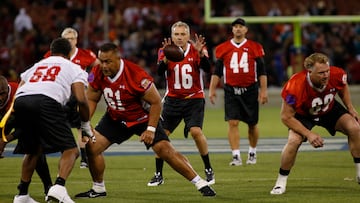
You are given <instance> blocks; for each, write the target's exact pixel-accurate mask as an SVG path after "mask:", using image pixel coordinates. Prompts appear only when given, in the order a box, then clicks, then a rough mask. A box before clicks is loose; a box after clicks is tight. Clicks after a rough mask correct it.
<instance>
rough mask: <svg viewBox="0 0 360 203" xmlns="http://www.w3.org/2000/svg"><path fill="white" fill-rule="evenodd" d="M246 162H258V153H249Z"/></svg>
mask: <svg viewBox="0 0 360 203" xmlns="http://www.w3.org/2000/svg"><path fill="white" fill-rule="evenodd" d="M246 164H256V154H255V153H253V152H251V153H249V154H248V159H247V161H246Z"/></svg>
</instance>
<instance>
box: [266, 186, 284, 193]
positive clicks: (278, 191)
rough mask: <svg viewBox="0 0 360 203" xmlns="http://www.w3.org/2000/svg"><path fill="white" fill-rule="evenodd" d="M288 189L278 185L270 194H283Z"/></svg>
mask: <svg viewBox="0 0 360 203" xmlns="http://www.w3.org/2000/svg"><path fill="white" fill-rule="evenodd" d="M285 191H286V188H285V187H283V186H280V185H276V186H275V187H274V188H273V189H272V190H271V191H270V194H272V195H282V194H284V193H285Z"/></svg>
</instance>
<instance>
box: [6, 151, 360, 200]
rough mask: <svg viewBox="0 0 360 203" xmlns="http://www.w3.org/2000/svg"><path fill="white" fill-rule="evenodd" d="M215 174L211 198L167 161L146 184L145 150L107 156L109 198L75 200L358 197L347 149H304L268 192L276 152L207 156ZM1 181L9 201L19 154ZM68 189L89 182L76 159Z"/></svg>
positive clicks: (149, 164)
mask: <svg viewBox="0 0 360 203" xmlns="http://www.w3.org/2000/svg"><path fill="white" fill-rule="evenodd" d="M188 158H189V159H190V162H191V163H192V164H193V167H194V168H195V169H196V170H197V171H199V172H200V175H201V176H204V174H203V166H202V162H201V161H200V157H199V156H198V155H195V154H193V155H188ZM211 158H212V162H213V167H214V170H215V174H216V184H215V185H214V186H213V188H214V189H215V190H216V192H217V196H216V197H214V198H207V197H202V196H201V194H200V193H199V192H197V191H196V189H195V187H194V186H193V185H192V184H191V183H189V182H188V181H186V180H185V179H184V178H183V177H182V176H180V175H179V174H177V173H175V172H174V171H173V170H171V169H170V168H169V166H167V165H165V167H164V177H165V184H164V185H161V186H159V187H148V186H146V184H147V181H148V180H149V179H150V178H151V177H152V175H153V168H154V161H153V157H152V156H149V155H142V156H140V155H139V156H108V157H106V163H107V169H106V173H105V180H106V187H107V192H108V197H106V198H101V199H80V200H76V202H94V203H95V202H96V203H98V202H101V203H114V202H116V203H117V202H126V203H128V202H130V203H131V202H136V203H145V202H219V203H223V202H259V203H264V202H292V203H297V202H299V203H303V202H314V203H319V202H324V203H325V202H326V203H328V202H333V203H338V202H347V203H351V202H354V203H355V202H359V200H360V192H359V191H360V185H358V184H357V183H356V182H355V180H354V176H355V169H354V165H353V163H352V159H351V157H350V155H349V153H348V152H347V151H335V152H302V153H300V154H299V156H298V158H297V164H296V165H295V167H294V169H293V170H292V173H291V174H290V177H289V181H288V187H287V192H286V194H284V195H281V196H272V195H270V194H269V191H270V190H271V188H272V187H273V184H274V183H275V180H276V175H277V171H278V167H279V158H280V153H260V154H259V155H258V164H256V165H245V166H239V167H230V166H228V162H229V157H228V156H227V155H225V154H212V155H211ZM48 161H49V164H50V166H51V169H50V170H51V172H52V176H53V177H55V176H56V166H57V158H56V157H49V158H48ZM0 162H1V167H0V172H1V174H2V175H1V184H0V202H1V203H8V202H12V199H13V196H14V195H15V194H16V193H17V189H16V186H17V184H18V181H19V174H20V163H21V158H14V157H13V158H5V159H2V160H0ZM66 186H67V188H68V192H69V194H70V195H71V196H74V195H75V194H76V193H78V192H83V191H85V190H88V189H89V188H90V187H91V181H90V178H89V173H88V170H87V169H80V168H79V162H77V164H76V166H75V168H74V170H73V172H72V174H71V176H70V178H69V179H68V181H67V185H66ZM42 192H43V190H42V185H41V183H40V180H39V178H38V176H37V175H36V174H34V177H33V181H32V184H31V186H30V194H31V196H32V197H33V198H35V199H36V200H37V201H40V202H43V198H44V195H43V194H42Z"/></svg>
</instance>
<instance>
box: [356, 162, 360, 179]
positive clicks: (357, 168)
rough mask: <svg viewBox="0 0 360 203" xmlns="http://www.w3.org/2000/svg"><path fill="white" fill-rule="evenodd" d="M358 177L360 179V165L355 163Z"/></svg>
mask: <svg viewBox="0 0 360 203" xmlns="http://www.w3.org/2000/svg"><path fill="white" fill-rule="evenodd" d="M355 168H356V176H357V177H360V163H355Z"/></svg>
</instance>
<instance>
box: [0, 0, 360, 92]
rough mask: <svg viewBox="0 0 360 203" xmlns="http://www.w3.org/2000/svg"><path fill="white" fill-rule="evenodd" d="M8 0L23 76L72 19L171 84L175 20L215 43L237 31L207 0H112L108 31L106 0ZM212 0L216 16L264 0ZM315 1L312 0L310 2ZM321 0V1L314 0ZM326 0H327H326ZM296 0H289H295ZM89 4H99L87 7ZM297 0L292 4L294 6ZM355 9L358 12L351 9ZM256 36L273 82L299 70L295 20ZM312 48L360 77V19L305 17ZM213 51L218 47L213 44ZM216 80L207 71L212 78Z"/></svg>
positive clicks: (10, 56)
mask: <svg viewBox="0 0 360 203" xmlns="http://www.w3.org/2000/svg"><path fill="white" fill-rule="evenodd" d="M87 2H88V1H86V0H76V1H75V0H23V1H20V0H15V1H14V0H2V1H1V2H0V25H1V29H0V74H1V75H5V76H6V77H7V78H8V79H9V80H14V81H16V80H18V74H19V73H21V72H23V71H24V70H26V69H27V68H28V67H29V66H31V65H32V64H33V63H34V62H35V61H37V60H39V59H40V58H42V57H43V55H44V53H45V52H46V51H47V50H48V49H49V45H50V42H51V41H52V40H53V39H54V38H56V37H59V36H60V33H61V31H62V30H63V29H64V28H65V27H69V26H71V27H73V28H75V29H77V30H78V31H79V42H78V44H79V47H82V48H87V49H91V50H92V51H94V52H95V53H96V52H97V50H98V47H99V45H100V44H102V43H103V42H104V40H105V39H108V40H109V41H111V42H114V43H116V44H118V45H120V47H121V48H122V50H121V52H122V54H123V57H124V58H127V59H129V60H132V61H134V62H136V63H138V64H139V65H141V66H142V67H144V68H145V69H146V70H147V71H148V72H149V73H150V74H151V75H152V76H153V77H154V78H155V80H156V84H157V86H158V87H159V88H162V87H164V85H165V84H164V82H163V80H162V78H159V76H157V74H156V59H157V49H158V47H159V45H160V44H161V42H162V40H163V38H164V37H169V36H170V30H169V27H170V25H171V24H173V23H174V22H176V21H178V20H181V21H184V22H186V23H188V24H189V25H190V27H191V30H192V33H200V34H202V35H204V36H205V38H206V42H207V46H208V49H209V50H213V48H214V47H215V46H216V45H217V44H219V43H220V42H221V41H224V40H226V39H229V38H230V37H231V36H229V33H231V32H229V30H230V29H231V26H230V25H228V24H206V23H205V22H204V18H203V15H204V1H203V0H200V1H196V0H174V1H165V0H150V1H146V0H136V1H126V0H109V1H108V2H109V9H108V12H109V16H108V17H109V18H108V19H109V21H108V22H109V24H108V28H109V32H108V35H107V36H104V23H106V22H107V21H106V20H105V18H104V9H103V1H99V0H93V1H89V2H91V5H89V7H87V6H88V5H87ZM238 2H239V1H234V0H230V1H226V2H225V3H224V2H220V1H212V13H213V15H214V16H234V17H235V16H255V15H262V14H259V13H258V10H259V9H257V8H256V6H259V4H256V2H257V1H250V0H246V1H242V2H241V3H238ZM310 2H311V4H310ZM314 2H317V4H314ZM319 2H320V3H319ZM328 2H338V1H336V0H334V1H329V0H328V1H322V0H319V1H297V3H296V4H294V5H296V7H294V6H293V7H289V9H286V10H284V9H281V8H277V7H276V6H277V5H276V4H273V5H271V7H268V8H266V9H267V11H268V12H267V13H266V14H265V15H305V16H307V15H337V14H338V11H337V10H336V8H337V7H336V5H335V6H334V5H333V4H329V3H328ZM291 3H292V1H289V4H291ZM86 8H90V10H91V12H90V13H89V15H87V12H86ZM290 8H292V9H290ZM351 14H354V13H351ZM249 26H250V27H251V29H249V30H250V32H249V33H248V35H247V36H248V38H250V39H253V40H256V41H259V42H260V43H262V44H263V45H264V49H265V53H267V55H266V56H265V61H266V64H267V71H268V76H269V85H274V86H281V85H282V84H283V83H284V82H285V81H286V80H287V79H288V76H289V75H290V74H291V71H289V70H291V65H292V60H293V59H292V58H293V55H294V53H295V52H296V51H297V50H294V48H293V46H292V45H293V27H292V24H284V23H282V24H251V25H249ZM302 40H303V47H302V49H301V51H302V53H303V55H304V56H307V55H309V53H312V52H323V53H325V54H327V55H328V56H330V59H331V64H332V65H335V66H340V67H344V68H345V69H346V71H347V72H348V73H350V76H351V77H349V80H350V81H349V82H350V84H351V83H360V71H359V70H358V69H359V68H360V24H359V23H322V24H312V23H306V24H305V23H304V24H303V25H302ZM210 55H211V56H212V55H213V52H212V51H210ZM209 81H210V76H207V78H206V82H207V84H208V82H209Z"/></svg>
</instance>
